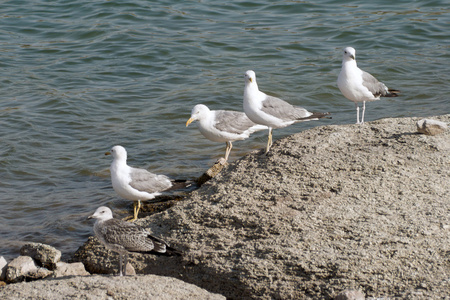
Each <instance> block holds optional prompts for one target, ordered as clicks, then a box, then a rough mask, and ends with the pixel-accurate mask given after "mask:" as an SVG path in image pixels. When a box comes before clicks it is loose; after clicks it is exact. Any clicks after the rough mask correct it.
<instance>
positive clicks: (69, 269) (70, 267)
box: [53, 261, 90, 277]
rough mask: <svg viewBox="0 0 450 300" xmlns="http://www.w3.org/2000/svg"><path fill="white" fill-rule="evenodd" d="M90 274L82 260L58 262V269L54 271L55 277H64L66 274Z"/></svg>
mask: <svg viewBox="0 0 450 300" xmlns="http://www.w3.org/2000/svg"><path fill="white" fill-rule="evenodd" d="M87 275H90V274H89V272H88V271H86V269H85V268H84V265H83V264H82V263H80V262H78V263H72V264H69V263H65V262H62V261H60V262H58V263H56V269H55V271H54V273H53V277H64V276H87Z"/></svg>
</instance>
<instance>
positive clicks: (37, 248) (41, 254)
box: [20, 243, 61, 270]
mask: <svg viewBox="0 0 450 300" xmlns="http://www.w3.org/2000/svg"><path fill="white" fill-rule="evenodd" d="M20 255H23V256H30V257H32V258H33V259H35V260H36V261H37V262H38V263H39V264H40V265H41V266H43V267H45V268H48V269H50V270H54V269H55V268H56V263H57V262H59V260H60V259H61V251H59V250H58V249H56V248H54V247H52V246H49V245H45V244H40V243H28V244H25V245H23V246H22V248H20Z"/></svg>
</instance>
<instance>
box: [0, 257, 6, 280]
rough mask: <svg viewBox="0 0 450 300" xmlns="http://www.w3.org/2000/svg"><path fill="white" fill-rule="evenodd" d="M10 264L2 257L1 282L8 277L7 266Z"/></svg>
mask: <svg viewBox="0 0 450 300" xmlns="http://www.w3.org/2000/svg"><path fill="white" fill-rule="evenodd" d="M7 265H8V262H7V261H6V259H5V258H4V257H3V256H0V280H5V276H6V266H7Z"/></svg>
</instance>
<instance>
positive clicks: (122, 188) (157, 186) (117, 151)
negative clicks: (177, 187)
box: [105, 146, 172, 221]
mask: <svg viewBox="0 0 450 300" xmlns="http://www.w3.org/2000/svg"><path fill="white" fill-rule="evenodd" d="M105 155H112V157H113V158H114V159H113V161H112V163H111V167H110V172H111V182H112V186H113V188H114V190H115V191H116V193H117V194H119V196H121V197H123V198H125V199H128V200H133V201H134V215H133V219H131V221H135V220H136V219H137V217H138V213H139V209H140V208H141V200H150V199H153V198H155V196H158V195H161V193H160V192H162V191H164V190H167V189H169V188H170V187H172V182H171V180H170V179H169V177H167V176H165V175H156V174H153V173H150V172H149V171H147V170H145V169H138V168H133V167H130V166H128V165H127V151H126V150H125V148H124V147H122V146H114V147H113V148H112V149H111V151H109V152H106V153H105Z"/></svg>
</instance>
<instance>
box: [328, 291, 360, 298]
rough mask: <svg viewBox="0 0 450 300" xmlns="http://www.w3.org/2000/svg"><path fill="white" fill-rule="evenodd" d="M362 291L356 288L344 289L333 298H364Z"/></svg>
mask: <svg viewBox="0 0 450 300" xmlns="http://www.w3.org/2000/svg"><path fill="white" fill-rule="evenodd" d="M364 299H365V298H364V293H363V292H361V291H356V290H345V291H343V292H341V293H339V294H338V295H337V296H336V297H334V300H364Z"/></svg>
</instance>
